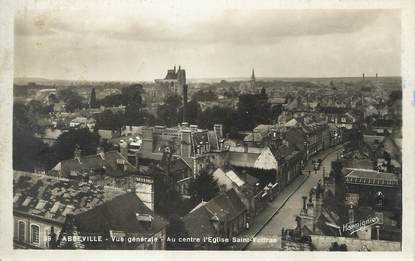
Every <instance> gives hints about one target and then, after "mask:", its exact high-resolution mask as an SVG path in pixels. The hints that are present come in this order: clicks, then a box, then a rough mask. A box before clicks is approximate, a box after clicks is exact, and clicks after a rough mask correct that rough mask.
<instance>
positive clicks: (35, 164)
mask: <svg viewBox="0 0 415 261" xmlns="http://www.w3.org/2000/svg"><path fill="white" fill-rule="evenodd" d="M47 149H48V146H47V145H46V144H45V143H44V142H43V141H42V140H41V139H39V138H36V137H35V136H34V132H33V130H32V129H30V128H29V127H28V125H25V124H22V123H20V122H17V121H14V122H13V169H16V170H23V171H33V170H34V169H35V168H43V167H44V166H43V164H42V163H41V159H42V157H41V155H42V154H43V152H44V151H45V150H47Z"/></svg>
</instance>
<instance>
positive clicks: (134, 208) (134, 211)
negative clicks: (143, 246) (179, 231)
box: [75, 192, 168, 236]
mask: <svg viewBox="0 0 415 261" xmlns="http://www.w3.org/2000/svg"><path fill="white" fill-rule="evenodd" d="M137 215H141V216H151V217H153V220H152V221H151V226H147V225H146V224H145V221H139V220H138V218H137ZM75 222H76V225H77V227H78V229H79V231H80V232H81V233H88V232H89V233H91V232H94V233H105V232H108V231H109V230H115V231H123V232H129V233H137V234H139V235H142V236H151V235H153V234H155V233H157V232H158V231H160V230H161V229H162V228H164V227H165V226H167V224H168V223H167V221H166V220H165V219H164V218H162V217H160V216H158V215H155V214H154V213H153V211H151V210H150V209H149V208H148V207H147V206H146V205H145V204H144V203H143V202H142V201H141V200H140V199H139V198H138V197H137V195H136V194H135V193H133V192H129V193H126V194H123V195H120V196H117V197H115V198H113V199H112V200H110V201H107V202H105V203H104V204H102V205H100V206H98V207H95V208H94V209H91V210H89V211H87V212H84V213H81V214H78V215H76V216H75Z"/></svg>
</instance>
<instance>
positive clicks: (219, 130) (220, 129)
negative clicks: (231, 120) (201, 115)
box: [213, 124, 223, 139]
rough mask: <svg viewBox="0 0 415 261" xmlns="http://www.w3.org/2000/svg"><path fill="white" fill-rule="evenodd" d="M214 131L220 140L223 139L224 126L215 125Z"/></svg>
mask: <svg viewBox="0 0 415 261" xmlns="http://www.w3.org/2000/svg"><path fill="white" fill-rule="evenodd" d="M213 131H214V132H215V133H216V136H217V137H218V139H221V138H223V125H222V124H214V125H213Z"/></svg>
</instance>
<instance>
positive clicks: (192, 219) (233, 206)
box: [183, 189, 246, 237]
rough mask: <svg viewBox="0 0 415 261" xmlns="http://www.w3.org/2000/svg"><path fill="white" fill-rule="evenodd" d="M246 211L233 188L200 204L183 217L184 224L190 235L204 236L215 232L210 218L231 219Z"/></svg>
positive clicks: (222, 220)
mask: <svg viewBox="0 0 415 261" xmlns="http://www.w3.org/2000/svg"><path fill="white" fill-rule="evenodd" d="M244 211H246V207H245V205H244V204H243V203H242V202H241V200H240V199H239V197H238V195H237V194H236V192H235V190H234V189H231V190H228V191H226V192H223V193H221V194H219V195H218V196H216V197H214V198H213V199H211V200H210V201H209V202H207V203H205V204H200V206H199V207H198V208H196V209H194V210H193V211H191V212H190V213H189V214H187V215H186V216H185V217H184V218H183V221H184V225H185V227H186V230H187V231H188V233H189V235H190V236H195V237H205V236H214V235H216V234H217V231H216V229H215V227H214V226H213V224H212V222H211V220H212V218H217V219H218V220H219V221H220V222H225V220H226V221H230V220H233V219H234V218H236V217H238V216H239V215H241V214H242V213H243V212H244Z"/></svg>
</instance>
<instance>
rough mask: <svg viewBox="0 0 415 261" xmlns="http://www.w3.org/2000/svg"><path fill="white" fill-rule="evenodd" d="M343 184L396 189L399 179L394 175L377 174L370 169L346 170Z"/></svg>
mask: <svg viewBox="0 0 415 261" xmlns="http://www.w3.org/2000/svg"><path fill="white" fill-rule="evenodd" d="M347 170H349V171H350V172H349V173H348V174H347V175H346V180H345V182H346V183H348V184H362V185H371V186H384V187H398V186H399V179H398V177H397V175H395V174H394V173H385V172H378V171H376V170H371V169H347Z"/></svg>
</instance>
